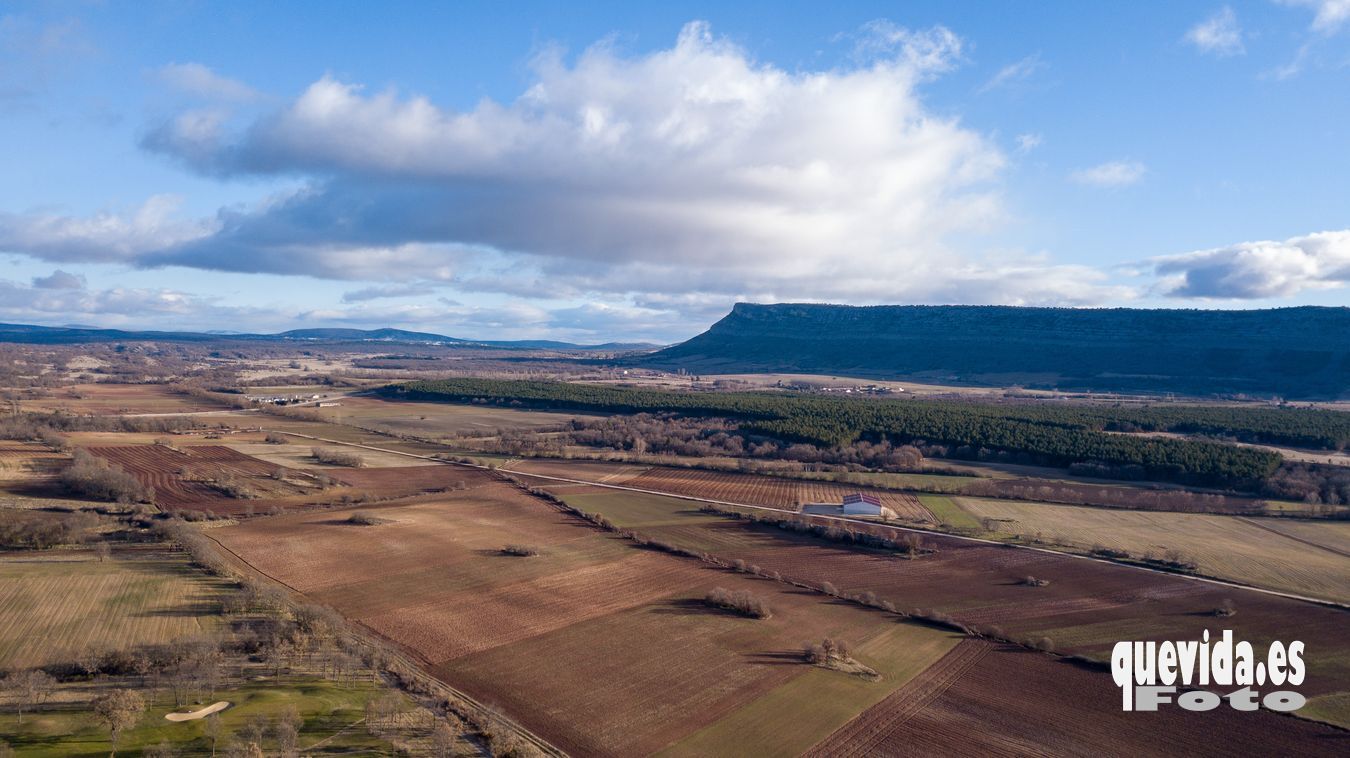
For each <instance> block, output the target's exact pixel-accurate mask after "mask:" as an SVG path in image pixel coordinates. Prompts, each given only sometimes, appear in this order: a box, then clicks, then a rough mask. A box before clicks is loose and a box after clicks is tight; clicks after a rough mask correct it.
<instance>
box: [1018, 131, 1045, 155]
mask: <svg viewBox="0 0 1350 758" xmlns="http://www.w3.org/2000/svg"><path fill="white" fill-rule="evenodd" d="M1044 141H1045V139H1044V138H1043V137H1041V135H1039V134H1031V133H1027V134H1019V135H1017V152H1019V153H1022V154H1026V153H1029V152H1031V151H1032V150H1035V149H1036V148H1038V147H1040V146H1041V143H1042V142H1044Z"/></svg>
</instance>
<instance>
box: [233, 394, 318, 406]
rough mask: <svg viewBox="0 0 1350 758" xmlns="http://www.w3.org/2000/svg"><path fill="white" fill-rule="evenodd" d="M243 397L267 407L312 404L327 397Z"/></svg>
mask: <svg viewBox="0 0 1350 758" xmlns="http://www.w3.org/2000/svg"><path fill="white" fill-rule="evenodd" d="M244 397H247V398H248V399H249V400H252V401H253V402H255V403H266V404H268V405H294V404H296V403H312V402H314V401H315V400H318V399H319V398H322V397H327V395H245V396H244ZM319 405H320V406H324V405H337V403H336V402H332V403H319Z"/></svg>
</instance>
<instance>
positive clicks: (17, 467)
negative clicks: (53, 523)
mask: <svg viewBox="0 0 1350 758" xmlns="http://www.w3.org/2000/svg"><path fill="white" fill-rule="evenodd" d="M69 462H70V456H69V455H67V454H64V453H57V452H54V451H52V450H51V449H50V448H48V447H46V446H45V445H39V444H36V443H33V442H18V441H12V440H3V441H0V497H3V496H4V495H14V496H20V497H26V496H32V495H54V494H56V493H55V492H54V490H53V484H54V480H55V478H56V476H57V474H59V473H60V471H61V468H62V467H63V466H65V465H66V464H67V463H69Z"/></svg>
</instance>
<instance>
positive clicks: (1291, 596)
mask: <svg viewBox="0 0 1350 758" xmlns="http://www.w3.org/2000/svg"><path fill="white" fill-rule="evenodd" d="M261 431H264V432H276V433H277V434H288V435H291V436H293V437H303V438H305V439H310V440H315V441H317V442H326V443H329V444H333V445H347V446H349V447H356V448H363V449H366V450H374V451H376V452H381V453H391V454H393V455H403V456H407V457H409V458H419V459H422V460H425V461H430V462H432V463H438V464H441V465H445V466H460V467H464V468H474V469H480V470H484V471H495V472H498V473H502V474H510V475H512V476H522V477H529V478H532V479H545V480H548V481H554V482H565V483H567V484H588V485H590V486H592V487H602V488H605V489H612V490H619V491H623V492H638V493H641V494H644V495H662V496H664V497H673V498H676V499H678V500H689V501H691V502H695V503H708V504H711V505H726V506H731V507H733V508H750V509H752V510H759V511H770V512H773V513H784V514H792V515H798V514H797V512H796V511H789V510H787V509H785V508H773V507H771V506H767V505H750V504H748V503H736V502H732V501H730V500H715V499H712V498H706V497H695V496H693V495H679V494H676V493H673V492H661V491H660V490H649V489H642V488H639V487H629V486H627V485H623V484H605V483H601V482H588V481H585V480H583V479H569V478H567V477H564V476H552V475H549V474H530V473H525V472H523V471H502V470H501V469H496V468H492V467H491V466H485V465H482V464H479V463H463V462H460V461H448V460H445V459H444V458H436V457H433V456H430V455H421V454H418V453H408V452H404V451H402V450H390V449H388V448H382V447H375V446H374V445H366V444H362V443H359V442H343V441H341V440H334V439H328V438H325V437H316V436H314V435H312V434H301V433H300V432H290V431H285V430H282V429H262V430H261ZM809 515H810V516H811V518H813V519H821V520H824V521H837V522H840V523H845V524H856V525H859V526H872V527H882V528H884V529H891V530H894V531H898V532H908V533H911V534H926V535H929V536H932V537H943V538H945V539H952V540H960V541H962V542H972V543H976V544H980V545H991V546H995V547H1002V548H1008V549H1013V550H1030V551H1033V552H1037V553H1045V554H1047V555H1056V556H1063V557H1065V558H1074V559H1077V560H1080V561H1092V562H1094V563H1101V564H1105V565H1107V566H1115V567H1118V568H1122V569H1134V570H1135V571H1145V572H1148V573H1150V574H1158V575H1161V576H1170V577H1176V578H1178V579H1187V580H1190V581H1193V582H1204V583H1206V584H1213V585H1218V586H1220V587H1231V588H1232V589H1236V590H1244V591H1247V592H1260V593H1262V594H1265V595H1271V596H1274V597H1282V598H1285V599H1288V600H1298V601H1300V602H1304V603H1312V604H1314V605H1321V606H1326V607H1329V608H1336V609H1338V610H1342V611H1350V604H1346V603H1338V602H1336V601H1334V600H1324V599H1322V598H1315V597H1309V596H1307V595H1299V594H1296V593H1293V592H1284V591H1281V590H1272V589H1267V588H1265V587H1254V586H1252V585H1250V584H1242V583H1241V582H1234V581H1229V580H1226V579H1216V578H1214V577H1209V576H1196V575H1194V574H1182V573H1178V572H1175V571H1164V570H1162V569H1155V568H1152V567H1149V566H1140V565H1137V564H1133V563H1121V562H1119V561H1112V560H1108V559H1106V558H1097V557H1095V556H1091V555H1079V554H1077V553H1065V552H1060V551H1058V550H1051V549H1050V548H1044V547H1035V546H1034V545H1019V544H1016V543H1010V542H999V541H998V540H987V539H983V538H981V537H967V536H965V535H959V534H951V533H948V532H939V531H935V530H933V529H923V528H921V527H916V526H900V525H898V524H883V523H878V522H876V521H865V520H863V519H854V518H849V517H847V516H827V515H818V514H809ZM1282 536H1287V535H1282Z"/></svg>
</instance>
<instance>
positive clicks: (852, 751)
mask: <svg viewBox="0 0 1350 758" xmlns="http://www.w3.org/2000/svg"><path fill="white" fill-rule="evenodd" d="M990 647H991V645H990V643H988V642H985V641H983V640H976V639H966V640H963V641H962V642H961V644H959V645H957V646H956V647H955V648H952V650H951V652H949V653H947V654H946V655H945V656H943V657H942V659H941V660H939V661H938V662H937V663H935V664H933V665H932V666H929V667H928V668H926V669H924V671H923V673H921V674H919V675H918V676H916V677H914V678H913V679H912V680H910V681H909V683H908V684H906V685H905V686H904V687H901V688H900V689H899V690H897V691H896V692H895V693H894V694H892V695H891V696H889V697H887V698H886V699H885V700H883V701H881V702H880V703H877V704H876V705H874V706H872V707H871V708H869V709H867V711H865V712H864V713H863V714H862V715H860V716H859V717H858V718H856V719H854V720H853V721H851V722H849V724H848V725H847V726H845V727H844V728H843V729H840V730H839V731H837V732H835V733H834V734H832V735H830V738H829V739H827V740H825V741H824V742H822V743H821V744H819V745H817V746H816V747H814V748H812V749H811V751H810V752H808V753H807V755H808V756H811V758H824V757H825V756H831V757H834V756H839V758H848V757H851V756H866V755H877V754H879V753H881V752H883V751H885V750H886V747H887V744H888V743H890V741H891V740H892V739H893V736H892V735H893V734H894V733H895V731H896V730H898V729H900V728H901V727H903V725H904V723H905V722H906V721H907V720H909V719H910V718H911V717H913V716H914V715H915V714H916V713H918V712H919V711H922V710H923V709H924V708H927V707H928V706H929V705H930V704H932V702H933V701H934V700H936V699H937V698H938V697H939V696H941V695H942V693H944V692H946V691H947V688H948V687H950V686H952V684H953V683H955V682H956V680H957V679H960V678H961V677H962V676H963V675H965V673H966V672H967V671H968V670H970V668H971V667H973V666H976V665H978V664H979V662H980V659H981V658H984V656H985V654H986V653H988V652H989V649H990ZM892 749H893V748H892Z"/></svg>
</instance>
